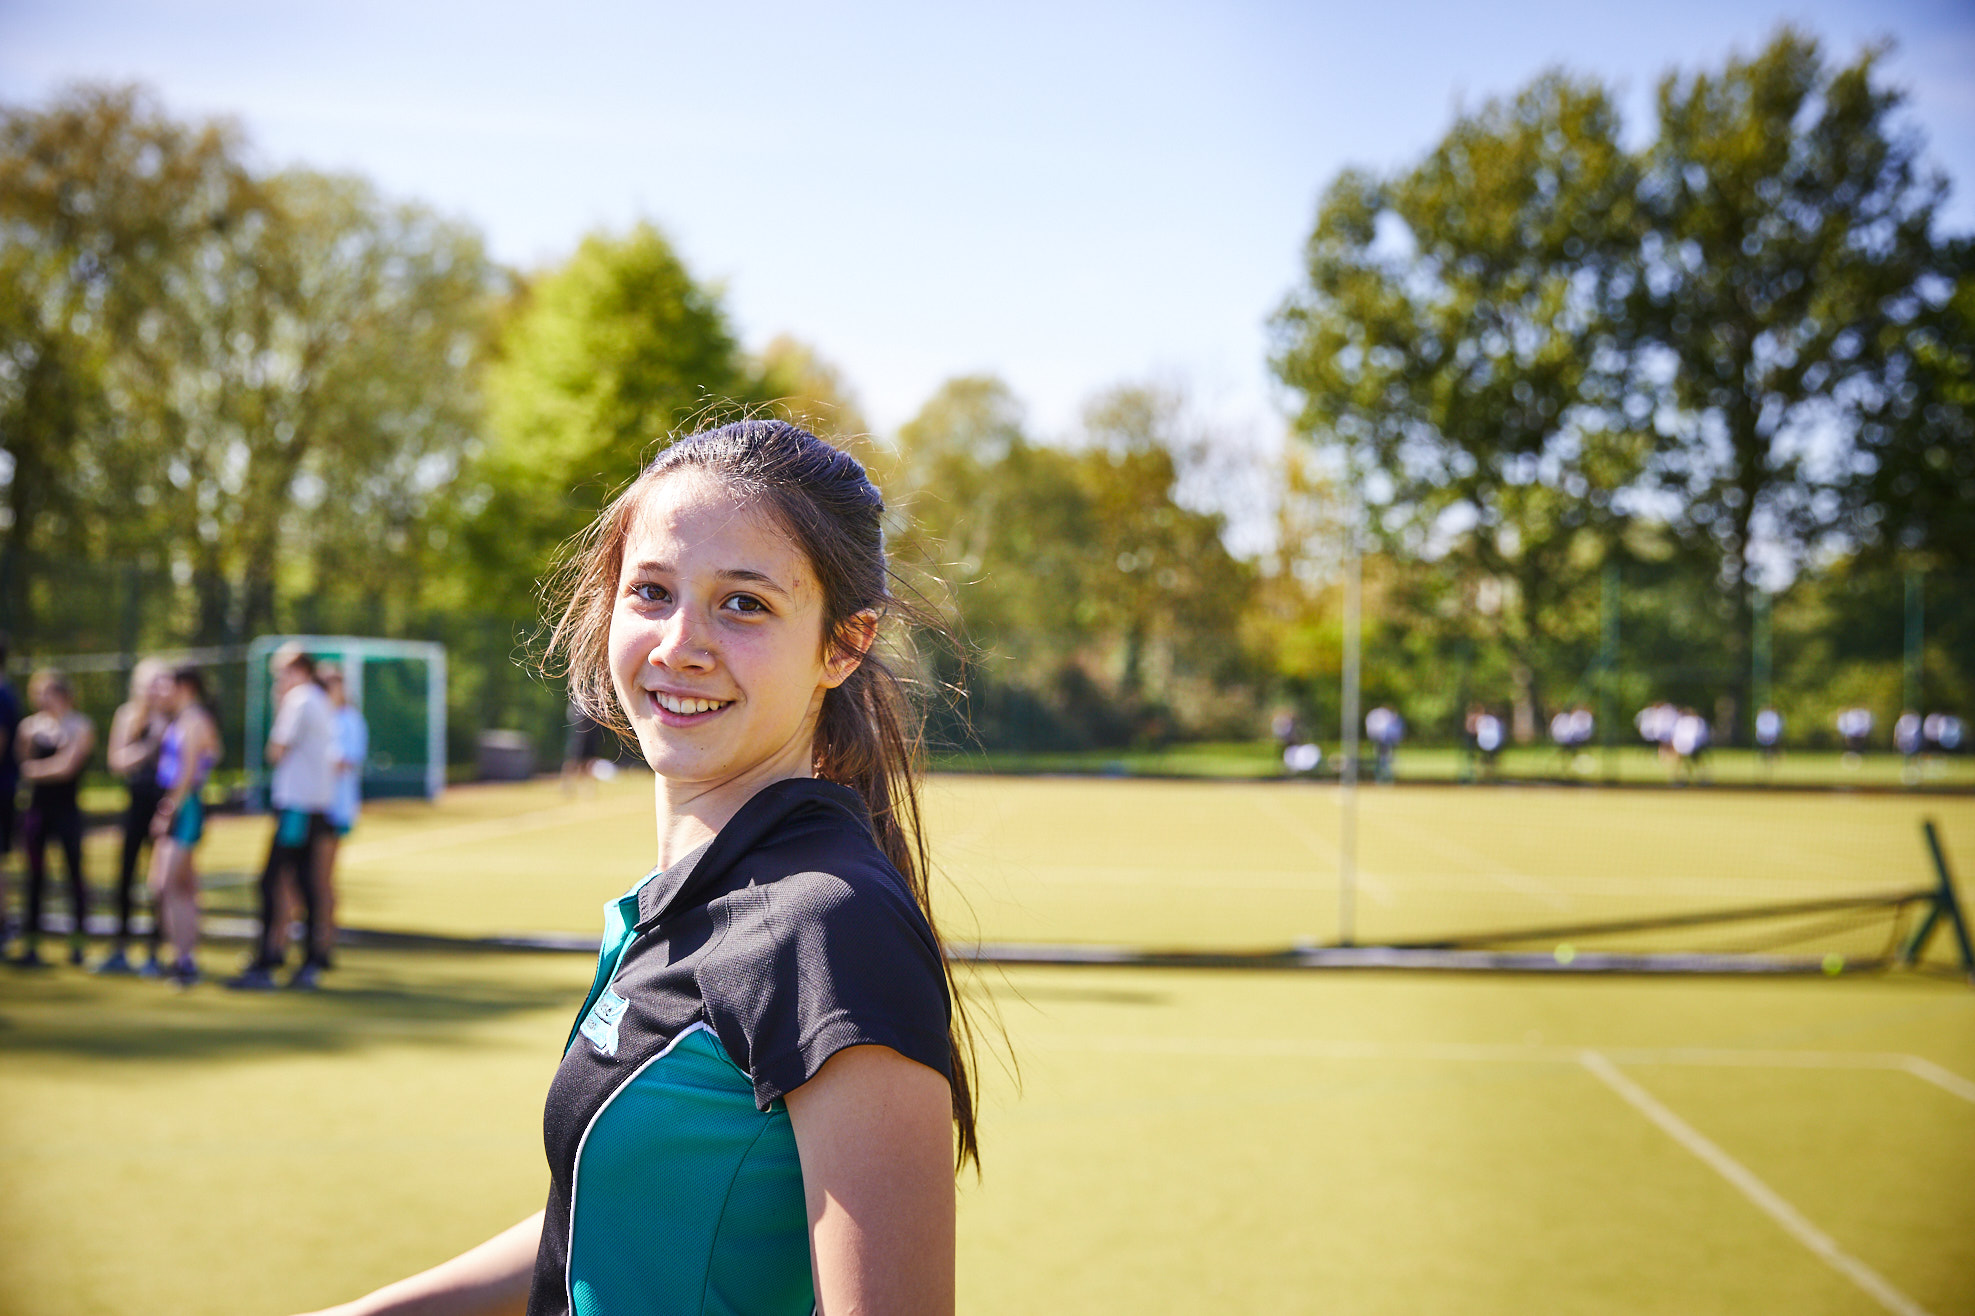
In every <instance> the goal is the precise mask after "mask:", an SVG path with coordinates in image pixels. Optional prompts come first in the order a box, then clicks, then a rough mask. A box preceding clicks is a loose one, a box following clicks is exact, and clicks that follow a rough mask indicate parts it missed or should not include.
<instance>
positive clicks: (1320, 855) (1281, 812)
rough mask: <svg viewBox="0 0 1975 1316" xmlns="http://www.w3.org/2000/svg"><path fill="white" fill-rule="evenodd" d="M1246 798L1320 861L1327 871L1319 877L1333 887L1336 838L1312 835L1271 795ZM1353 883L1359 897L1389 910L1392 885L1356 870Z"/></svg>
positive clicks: (1263, 793)
mask: <svg viewBox="0 0 1975 1316" xmlns="http://www.w3.org/2000/svg"><path fill="white" fill-rule="evenodd" d="M1248 798H1249V799H1251V800H1253V801H1254V802H1255V803H1257V804H1259V805H1260V806H1261V807H1262V811H1263V812H1264V813H1267V814H1268V815H1270V816H1271V817H1273V818H1274V819H1275V820H1276V825H1277V826H1278V827H1280V828H1281V829H1282V831H1283V832H1284V833H1285V834H1287V835H1290V836H1294V837H1295V838H1296V839H1297V840H1298V841H1300V842H1302V844H1303V846H1304V848H1305V849H1307V850H1309V852H1310V853H1311V855H1313V856H1314V857H1316V858H1317V859H1319V860H1321V861H1323V863H1324V864H1325V865H1326V866H1327V870H1326V871H1325V872H1324V873H1323V874H1322V876H1323V877H1324V878H1325V879H1326V880H1327V881H1328V882H1329V883H1330V884H1331V885H1333V886H1334V885H1336V883H1337V843H1338V838H1337V835H1336V834H1335V833H1332V834H1331V835H1329V836H1325V835H1322V834H1321V833H1319V832H1317V831H1315V830H1314V829H1313V828H1311V827H1310V826H1309V824H1308V823H1306V822H1305V821H1304V820H1303V819H1302V818H1300V817H1298V816H1297V815H1296V814H1295V813H1294V812H1293V811H1292V810H1291V809H1290V808H1289V806H1288V805H1286V804H1284V803H1283V802H1282V800H1281V799H1280V798H1279V797H1278V795H1277V794H1276V792H1274V791H1266V792H1262V791H1258V792H1256V793H1254V794H1252V795H1250V796H1249V797H1248ZM1357 880H1358V892H1359V894H1360V895H1363V896H1364V897H1366V898H1367V899H1369V900H1370V901H1371V902H1372V903H1373V904H1375V905H1378V906H1380V907H1381V908H1385V909H1389V908H1391V907H1392V904H1393V891H1392V883H1391V882H1390V881H1389V880H1388V879H1386V878H1384V877H1381V876H1379V875H1378V874H1377V873H1375V872H1371V871H1369V870H1367V869H1365V868H1363V867H1360V868H1359V869H1358V872H1357Z"/></svg>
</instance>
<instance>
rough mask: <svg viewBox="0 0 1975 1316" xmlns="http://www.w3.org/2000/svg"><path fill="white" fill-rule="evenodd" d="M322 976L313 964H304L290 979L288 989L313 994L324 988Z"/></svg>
mask: <svg viewBox="0 0 1975 1316" xmlns="http://www.w3.org/2000/svg"><path fill="white" fill-rule="evenodd" d="M321 978H322V974H321V971H320V970H319V969H317V968H316V966H315V965H313V964H304V965H302V967H301V968H299V969H297V970H295V972H294V973H293V974H291V975H290V976H289V978H288V989H289V990H290V991H296V992H312V991H315V990H316V989H317V988H319V987H321V986H322V981H321Z"/></svg>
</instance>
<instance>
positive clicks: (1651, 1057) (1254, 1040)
mask: <svg viewBox="0 0 1975 1316" xmlns="http://www.w3.org/2000/svg"><path fill="white" fill-rule="evenodd" d="M1036 1043H1037V1044H1038V1045H1040V1046H1043V1047H1046V1048H1049V1049H1051V1050H1057V1049H1061V1050H1066V1051H1076V1050H1098V1051H1147V1052H1157V1053H1168V1054H1181V1055H1223V1056H1290V1057H1299V1056H1300V1057H1307V1058H1309V1059H1312V1060H1448V1061H1477V1062H1483V1063H1496V1064H1525V1065H1527V1064H1537V1065H1574V1064H1580V1063H1582V1057H1583V1055H1584V1052H1583V1050H1582V1049H1580V1048H1578V1047H1570V1046H1542V1045H1530V1044H1528V1043H1523V1042H1369V1041H1353V1040H1331V1039H1323V1038H1290V1037H1126V1036H1121V1035H1116V1034H1113V1035H1111V1036H1107V1037H1074V1036H1072V1037H1058V1036H1050V1035H1046V1034H1045V1035H1043V1036H1040V1037H1038V1038H1036ZM1598 1054H1601V1055H1603V1056H1605V1057H1606V1058H1607V1059H1609V1060H1611V1061H1613V1062H1615V1063H1618V1064H1626V1065H1719V1066H1723V1067H1727V1068H1735V1069H1866V1070H1878V1071H1881V1072H1885V1073H1896V1074H1909V1075H1912V1076H1913V1077H1914V1078H1918V1079H1921V1080H1923V1081H1925V1082H1928V1083H1931V1084H1933V1085H1934V1086H1935V1087H1938V1088H1940V1089H1941V1090H1942V1091H1944V1092H1948V1093H1952V1094H1953V1095H1954V1096H1957V1097H1960V1098H1961V1099H1962V1100H1963V1101H1968V1102H1975V1082H1971V1081H1969V1080H1968V1079H1966V1078H1963V1077H1962V1076H1961V1075H1959V1074H1957V1073H1955V1072H1954V1071H1953V1070H1951V1069H1946V1068H1944V1067H1942V1066H1940V1065H1937V1064H1935V1063H1934V1062H1933V1061H1931V1060H1924V1059H1922V1058H1921V1057H1919V1056H1913V1055H1904V1054H1901V1053H1900V1052H1897V1051H1752V1050H1739V1049H1735V1048H1730V1047H1703V1046H1674V1047H1604V1048H1602V1049H1601V1050H1600V1051H1599V1052H1598Z"/></svg>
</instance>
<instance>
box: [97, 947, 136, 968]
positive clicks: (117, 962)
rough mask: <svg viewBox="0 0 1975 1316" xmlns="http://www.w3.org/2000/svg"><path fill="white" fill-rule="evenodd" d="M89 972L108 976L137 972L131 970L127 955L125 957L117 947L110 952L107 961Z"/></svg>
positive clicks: (121, 949) (121, 948)
mask: <svg viewBox="0 0 1975 1316" xmlns="http://www.w3.org/2000/svg"><path fill="white" fill-rule="evenodd" d="M91 972H93V973H109V974H130V973H135V972H137V970H135V969H133V968H131V966H130V957H129V956H128V955H125V954H124V953H123V947H121V946H119V947H117V948H116V949H115V950H113V951H111V952H110V956H109V958H108V959H106V960H104V961H103V962H102V963H101V964H98V965H97V966H96V967H95V968H94V969H93V970H91Z"/></svg>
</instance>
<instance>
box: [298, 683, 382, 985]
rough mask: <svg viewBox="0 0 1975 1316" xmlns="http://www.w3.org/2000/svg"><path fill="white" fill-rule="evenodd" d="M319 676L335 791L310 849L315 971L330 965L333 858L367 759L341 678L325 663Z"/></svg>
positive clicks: (357, 805) (363, 735)
mask: <svg viewBox="0 0 1975 1316" xmlns="http://www.w3.org/2000/svg"><path fill="white" fill-rule="evenodd" d="M320 671H321V676H322V688H323V691H324V693H326V694H327V695H328V696H329V706H330V708H331V709H332V710H334V723H335V730H336V738H335V739H336V764H335V768H336V791H335V796H334V798H333V799H332V800H331V802H330V806H329V830H328V831H327V832H325V833H324V834H323V835H322V838H321V839H320V840H319V841H318V842H317V843H316V849H315V878H316V888H315V891H316V897H315V898H316V907H317V910H318V913H319V922H320V924H321V928H320V939H319V940H318V941H317V943H316V944H315V946H314V947H312V951H313V953H314V956H315V961H316V965H317V967H318V968H323V969H326V968H329V967H330V966H331V965H332V964H334V963H335V951H336V854H337V851H338V849H339V848H340V847H341V843H342V839H343V838H344V837H345V836H348V835H349V834H350V830H351V829H352V828H353V827H355V826H356V825H357V814H358V813H359V812H360V811H361V810H362V808H363V765H364V760H365V759H367V758H369V757H370V726H369V724H368V723H366V722H365V721H364V720H363V714H362V713H360V712H358V711H357V709H356V706H355V705H353V704H351V703H350V698H349V691H348V689H347V688H346V687H345V685H344V682H343V673H342V672H341V671H340V670H339V669H337V668H336V667H334V666H331V665H328V664H324V665H323V667H322V668H321V669H320Z"/></svg>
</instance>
